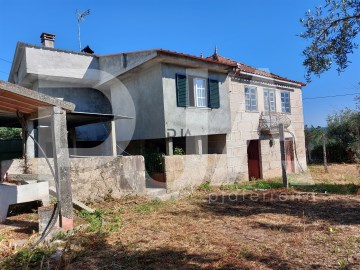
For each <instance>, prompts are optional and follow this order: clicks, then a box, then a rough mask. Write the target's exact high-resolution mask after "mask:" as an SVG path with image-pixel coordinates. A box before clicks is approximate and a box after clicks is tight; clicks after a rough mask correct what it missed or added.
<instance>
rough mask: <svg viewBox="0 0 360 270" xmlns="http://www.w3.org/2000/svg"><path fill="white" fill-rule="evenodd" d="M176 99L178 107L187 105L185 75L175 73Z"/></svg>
mask: <svg viewBox="0 0 360 270" xmlns="http://www.w3.org/2000/svg"><path fill="white" fill-rule="evenodd" d="M176 100H177V106H178V107H187V106H188V105H189V98H188V92H187V87H186V75H180V74H176Z"/></svg>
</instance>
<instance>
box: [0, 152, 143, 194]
mask: <svg viewBox="0 0 360 270" xmlns="http://www.w3.org/2000/svg"><path fill="white" fill-rule="evenodd" d="M50 162H51V163H53V160H52V159H50ZM70 166H71V172H70V176H71V181H72V191H73V196H74V198H76V199H78V200H86V199H88V198H96V197H104V196H106V195H108V194H110V193H111V195H112V196H113V197H119V196H121V195H125V194H129V193H136V194H142V193H144V192H145V164H144V158H143V157H142V156H130V157H116V158H115V157H89V158H71V159H70ZM28 170H29V171H28V172H29V173H31V174H47V175H51V172H50V169H49V167H48V165H47V164H46V161H45V159H43V158H34V159H30V160H29V162H28ZM6 172H8V173H9V174H19V173H20V174H21V173H24V160H21V159H15V160H7V161H1V176H2V177H3V176H4V175H5V173H6ZM53 185H54V183H50V186H53Z"/></svg>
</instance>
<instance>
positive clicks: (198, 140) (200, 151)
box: [195, 136, 203, 155]
mask: <svg viewBox="0 0 360 270" xmlns="http://www.w3.org/2000/svg"><path fill="white" fill-rule="evenodd" d="M195 154H197V155H202V154H203V147H202V137H201V136H196V137H195Z"/></svg>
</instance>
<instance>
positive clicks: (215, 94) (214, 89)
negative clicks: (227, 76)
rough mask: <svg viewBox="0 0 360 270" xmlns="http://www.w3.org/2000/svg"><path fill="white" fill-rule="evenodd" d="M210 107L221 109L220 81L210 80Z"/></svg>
mask: <svg viewBox="0 0 360 270" xmlns="http://www.w3.org/2000/svg"><path fill="white" fill-rule="evenodd" d="M209 107H210V108H212V109H218V108H220V93H219V81H217V80H210V79H209Z"/></svg>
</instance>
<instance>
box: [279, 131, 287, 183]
mask: <svg viewBox="0 0 360 270" xmlns="http://www.w3.org/2000/svg"><path fill="white" fill-rule="evenodd" d="M279 135H280V153H281V172H282V180H283V187H284V188H288V187H289V183H288V179H287V175H286V156H285V135H284V124H279Z"/></svg>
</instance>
